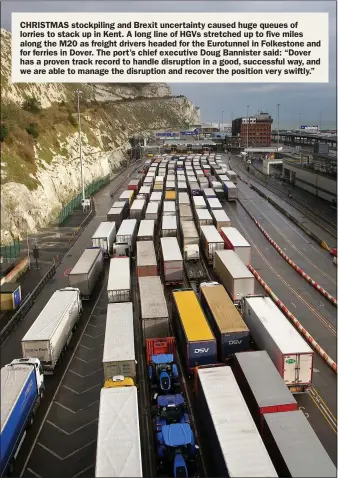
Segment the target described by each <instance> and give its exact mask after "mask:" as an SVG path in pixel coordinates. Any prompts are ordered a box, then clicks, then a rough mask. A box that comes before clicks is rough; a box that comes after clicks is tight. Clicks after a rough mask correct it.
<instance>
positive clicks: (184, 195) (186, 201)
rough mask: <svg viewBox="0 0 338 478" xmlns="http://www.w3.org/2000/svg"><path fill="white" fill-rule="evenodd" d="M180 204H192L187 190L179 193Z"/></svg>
mask: <svg viewBox="0 0 338 478" xmlns="http://www.w3.org/2000/svg"><path fill="white" fill-rule="evenodd" d="M178 204H179V205H181V204H182V205H184V204H187V205H188V206H190V199H189V195H188V193H185V192H182V193H178Z"/></svg>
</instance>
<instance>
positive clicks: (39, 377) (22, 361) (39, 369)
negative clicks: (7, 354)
mask: <svg viewBox="0 0 338 478" xmlns="http://www.w3.org/2000/svg"><path fill="white" fill-rule="evenodd" d="M16 365H30V366H31V367H33V368H34V371H35V378H36V385H37V389H38V392H39V395H40V397H41V398H42V397H43V394H44V392H45V378H44V374H43V366H42V363H41V362H40V360H39V359H38V358H19V359H14V360H12V362H11V363H10V364H8V365H6V367H13V368H14V367H15V366H16Z"/></svg>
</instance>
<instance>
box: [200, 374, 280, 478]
mask: <svg viewBox="0 0 338 478" xmlns="http://www.w3.org/2000/svg"><path fill="white" fill-rule="evenodd" d="M195 373H196V382H195V392H196V395H197V398H196V405H197V410H198V411H199V413H198V415H197V417H201V418H200V420H201V421H200V425H201V426H202V427H203V428H202V429H203V433H201V436H200V440H201V445H202V446H203V454H204V456H205V460H206V462H207V463H208V469H207V476H229V477H244V476H247V477H269V478H272V477H277V476H278V475H277V472H276V470H275V468H274V466H273V463H272V461H271V458H270V457H269V454H268V452H267V450H266V448H265V446H264V443H263V440H262V438H261V436H260V434H259V432H258V430H257V428H256V425H255V422H254V420H253V418H252V417H251V414H250V411H249V409H248V407H247V405H246V404H245V401H244V398H243V396H242V394H241V391H240V389H239V387H238V385H237V382H236V379H235V377H234V374H233V372H232V371H231V368H230V367H228V366H221V367H201V368H197V369H196V372H195ZM282 476H284V475H282Z"/></svg>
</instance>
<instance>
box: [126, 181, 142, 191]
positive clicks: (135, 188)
mask: <svg viewBox="0 0 338 478" xmlns="http://www.w3.org/2000/svg"><path fill="white" fill-rule="evenodd" d="M139 187H140V181H139V179H132V180H131V181H129V183H128V186H127V189H128V190H131V191H135V194H136V193H137V192H138V190H139Z"/></svg>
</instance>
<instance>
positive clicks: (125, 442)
mask: <svg viewBox="0 0 338 478" xmlns="http://www.w3.org/2000/svg"><path fill="white" fill-rule="evenodd" d="M137 396H138V392H137V388H136V387H135V386H129V387H128V386H127V387H112V388H102V389H101V394H100V408H99V420H98V432H97V447H96V465H95V477H96V478H102V477H111V476H134V477H142V476H143V472H142V455H141V437H140V424H139V414H138V398H137ZM121 424H123V426H121ZM107 437H109V439H108V440H107Z"/></svg>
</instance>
